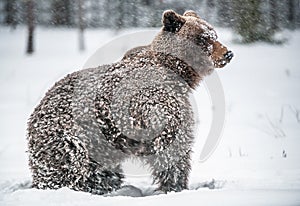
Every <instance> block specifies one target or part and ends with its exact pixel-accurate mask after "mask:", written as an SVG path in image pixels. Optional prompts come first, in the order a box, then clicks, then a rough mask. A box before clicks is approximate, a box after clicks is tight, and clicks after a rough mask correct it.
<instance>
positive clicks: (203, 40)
mask: <svg viewBox="0 0 300 206" xmlns="http://www.w3.org/2000/svg"><path fill="white" fill-rule="evenodd" d="M195 40H196V44H198V45H201V46H203V45H209V44H213V40H211V39H210V38H209V36H208V35H205V34H201V35H198V36H196V38H195Z"/></svg>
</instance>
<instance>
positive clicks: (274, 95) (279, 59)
mask: <svg viewBox="0 0 300 206" xmlns="http://www.w3.org/2000/svg"><path fill="white" fill-rule="evenodd" d="M216 30H217V33H218V36H219V39H220V41H221V42H223V43H224V44H225V45H227V46H228V47H229V48H230V49H231V50H232V51H233V52H234V54H235V57H234V58H233V60H232V62H231V63H230V64H228V65H227V66H226V67H225V68H224V69H220V70H217V73H218V75H219V77H220V79H221V81H222V85H223V89H224V91H225V97H226V110H227V111H226V113H227V114H226V125H225V128H224V132H223V136H222V139H221V141H220V143H219V145H218V147H217V149H216V151H215V152H214V153H213V154H212V155H211V156H210V158H208V159H207V160H206V161H204V162H200V161H199V156H200V153H201V148H202V147H203V144H204V141H205V137H206V135H207V134H208V131H209V126H210V123H211V121H212V117H211V116H212V110H211V108H212V104H211V102H210V99H209V94H208V93H207V89H206V87H205V84H202V85H201V86H200V87H199V88H197V90H196V91H195V92H194V98H195V100H196V104H197V105H196V106H197V112H196V114H197V119H198V120H199V122H200V123H198V124H197V127H198V128H197V142H196V145H195V152H194V157H193V169H192V173H191V178H190V188H191V190H187V191H183V192H180V193H169V194H167V195H164V194H159V195H154V196H147V195H148V194H151V191H153V189H154V188H155V186H151V178H150V175H149V171H148V170H147V167H142V166H141V165H140V164H139V162H137V161H135V160H133V161H128V162H126V164H124V167H125V171H126V176H127V178H126V182H125V184H127V185H133V186H134V187H136V188H139V190H140V191H141V193H142V195H143V196H145V197H128V196H124V195H122V194H121V193H119V194H116V195H117V196H109V197H103V196H96V195H91V194H88V193H83V192H75V191H72V190H69V189H67V188H62V189H59V190H36V189H31V188H29V185H30V171H29V169H28V166H27V161H28V160H27V154H26V149H27V147H26V122H27V119H28V117H29V115H30V113H31V112H32V111H33V109H34V107H35V106H36V105H37V104H38V102H39V101H40V99H41V98H42V97H43V95H44V93H45V92H46V91H47V89H48V88H49V87H51V86H52V85H53V83H54V82H55V81H56V80H58V79H60V78H61V77H63V76H65V75H66V74H67V73H70V72H72V71H75V70H79V69H81V68H82V67H83V65H85V64H86V61H87V60H88V59H89V58H90V57H91V56H92V55H93V53H94V52H95V51H96V50H97V49H98V48H99V47H100V46H101V45H103V44H104V43H106V42H108V41H110V40H111V39H113V38H115V37H117V36H120V35H123V34H128V33H132V32H137V30H124V31H120V32H119V33H116V32H114V31H110V30H92V29H91V30H87V32H86V33H85V40H86V48H87V50H86V51H84V52H79V49H78V33H77V31H75V30H73V29H49V28H38V29H37V32H36V38H37V41H36V42H35V43H36V50H37V52H36V53H35V54H34V55H33V56H27V55H25V54H24V52H25V37H26V28H17V30H10V29H9V28H7V27H0V38H1V41H0V55H1V69H0V114H1V116H0V125H1V126H0V205H83V204H85V205H101V206H102V205H116V204H122V205H165V204H168V205H170V204H172V205H183V204H191V205H196V204H199V203H201V204H204V205H220V204H225V205H300V197H299V193H300V164H299V162H300V150H299V149H298V147H299V146H300V138H299V134H300V121H299V111H300V98H299V95H297V93H299V92H298V91H299V90H300V84H299V80H300V70H299V65H300V59H299V52H298V50H299V45H300V31H294V32H291V31H283V32H282V34H281V35H282V36H285V37H286V38H287V39H288V42H287V43H285V44H284V45H269V44H265V43H255V44H251V45H239V44H235V43H233V42H232V41H231V40H232V39H234V34H232V33H231V32H230V31H228V30H226V29H218V28H217V29H216ZM152 31H153V30H152ZM137 41H138V43H140V42H141V40H136V39H134V38H131V39H129V40H128V41H126V42H125V43H126V44H125V43H124V45H121V46H119V48H121V49H119V50H118V51H114V50H109V51H108V52H107V53H106V54H105V55H106V56H109V54H110V52H116V53H117V54H114V55H117V56H118V55H121V54H122V53H124V52H125V51H126V50H127V49H129V48H130V45H131V46H132V45H135V44H137ZM145 41H146V42H147V41H149V38H145ZM146 42H145V43H146ZM297 115H298V116H297ZM283 153H286V157H285V158H284V155H283ZM213 179H214V180H215V181H214V186H215V189H209V188H208V187H206V186H205V184H204V183H206V182H208V183H209V182H211V181H212V180H213ZM197 188H198V189H197ZM139 190H132V191H131V192H134V191H139ZM123 194H124V193H123ZM125 194H127V195H128V194H129V193H125ZM135 194H136V193H135ZM131 196H134V195H131ZM137 196H138V195H137ZM140 196H141V195H140Z"/></svg>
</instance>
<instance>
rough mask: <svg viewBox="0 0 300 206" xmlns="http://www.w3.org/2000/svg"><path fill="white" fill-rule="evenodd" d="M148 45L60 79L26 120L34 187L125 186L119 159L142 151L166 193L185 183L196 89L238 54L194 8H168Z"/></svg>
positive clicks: (101, 189) (100, 190)
mask: <svg viewBox="0 0 300 206" xmlns="http://www.w3.org/2000/svg"><path fill="white" fill-rule="evenodd" d="M162 21H163V28H162V30H161V31H160V32H159V34H158V35H157V36H156V37H155V39H154V40H153V42H152V43H151V44H150V45H148V46H142V47H138V48H134V49H132V50H130V51H128V52H127V53H126V54H125V55H124V57H123V59H122V60H121V61H119V62H117V63H114V64H111V65H104V66H99V67H97V68H90V69H85V70H81V71H78V72H74V73H72V74H69V75H67V76H66V77H65V78H63V79H62V80H60V81H58V82H57V83H56V84H55V85H54V86H53V87H52V88H51V89H50V90H49V91H48V92H47V93H46V95H45V97H44V98H43V99H42V101H41V102H40V104H39V105H38V106H37V107H36V108H35V110H34V112H33V114H32V115H31V117H30V120H29V123H28V140H29V143H28V145H29V165H30V168H31V171H32V176H33V187H36V188H41V189H46V188H51V189H57V188H60V187H69V188H71V189H74V190H80V191H86V192H90V193H94V194H105V193H107V192H110V191H113V190H116V189H118V188H120V187H121V184H122V178H123V174H122V169H121V167H120V165H121V163H122V162H123V161H124V160H125V159H126V158H132V157H137V158H140V159H141V160H142V161H143V162H144V163H145V164H149V166H150V167H151V169H152V174H153V178H154V181H155V182H157V183H158V184H159V188H158V190H161V191H163V192H168V191H181V190H183V189H187V185H188V175H189V171H190V169H191V165H190V154H191V147H192V143H193V139H194V138H193V133H192V130H193V114H192V109H191V105H190V103H189V94H190V92H191V88H195V87H196V86H197V85H198V84H199V82H200V80H201V79H202V78H203V77H204V76H205V75H207V74H210V73H211V71H212V70H213V67H214V66H215V67H223V66H224V65H225V64H226V63H228V62H229V61H230V59H231V58H232V52H229V51H227V49H226V47H224V46H223V45H221V44H220V43H219V42H217V41H216V39H217V37H216V33H215V31H214V30H213V28H212V27H211V26H210V25H209V24H208V23H206V22H205V21H203V20H202V19H200V18H199V17H198V16H197V14H195V12H193V11H187V12H185V14H184V15H179V14H177V13H175V12H174V11H172V10H168V11H165V12H164V14H163V20H162Z"/></svg>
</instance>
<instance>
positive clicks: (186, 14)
mask: <svg viewBox="0 0 300 206" xmlns="http://www.w3.org/2000/svg"><path fill="white" fill-rule="evenodd" d="M183 16H192V17H196V18H200V17H199V16H198V15H197V13H196V12H194V11H193V10H188V11H186V12H184V14H183Z"/></svg>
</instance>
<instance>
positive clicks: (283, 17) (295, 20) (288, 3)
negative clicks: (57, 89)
mask: <svg viewBox="0 0 300 206" xmlns="http://www.w3.org/2000/svg"><path fill="white" fill-rule="evenodd" d="M299 4H300V3H299V0H282V1H278V0H265V1H261V0H246V1H245V0H189V1H184V0H152V1H151V0H126V1H122V0H114V1H113V0H47V1H39V0H0V23H1V24H2V25H6V26H9V27H11V29H15V28H16V27H18V26H24V25H26V26H27V27H28V38H27V42H28V43H27V49H26V51H27V53H33V52H34V46H33V44H34V31H35V28H36V27H39V26H42V27H51V28H58V27H59V28H62V27H67V28H78V30H79V35H80V36H81V37H80V38H79V39H80V40H79V44H80V45H79V49H81V50H83V49H84V48H85V45H84V35H83V33H84V30H86V29H89V28H109V29H114V30H120V29H124V28H137V27H139V28H145V27H160V26H161V21H160V19H161V15H162V12H163V11H164V10H166V9H173V10H175V11H176V12H178V13H180V14H183V12H184V11H186V10H189V9H192V10H195V11H196V12H197V13H199V14H200V15H201V17H202V18H204V19H205V20H207V21H208V22H210V23H211V24H213V25H214V26H218V27H225V28H230V29H232V30H234V31H235V32H236V33H237V34H239V35H240V37H238V38H237V40H238V41H240V42H242V43H251V42H255V41H266V42H270V43H281V42H282V41H283V40H284V39H276V38H275V39H274V34H276V32H278V31H280V30H282V29H291V30H293V29H297V28H299V27H300V7H299Z"/></svg>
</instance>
